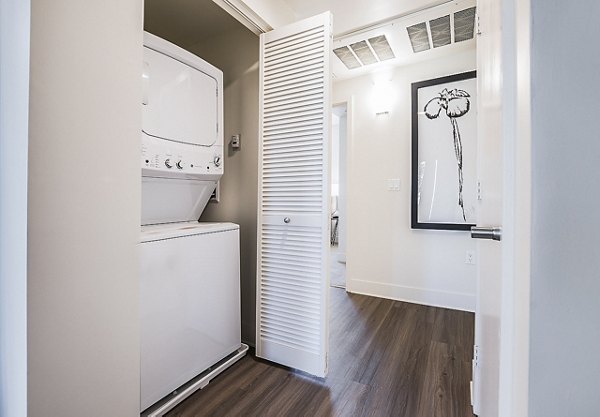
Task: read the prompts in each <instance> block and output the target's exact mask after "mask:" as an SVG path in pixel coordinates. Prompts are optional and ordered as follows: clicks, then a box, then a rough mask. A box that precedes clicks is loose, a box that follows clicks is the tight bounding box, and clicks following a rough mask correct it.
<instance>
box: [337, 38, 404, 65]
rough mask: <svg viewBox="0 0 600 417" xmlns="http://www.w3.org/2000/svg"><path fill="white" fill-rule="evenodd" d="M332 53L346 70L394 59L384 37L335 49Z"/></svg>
mask: <svg viewBox="0 0 600 417" xmlns="http://www.w3.org/2000/svg"><path fill="white" fill-rule="evenodd" d="M333 53H334V54H335V55H336V56H337V57H338V58H339V59H340V61H342V63H343V64H344V65H345V66H346V68H348V69H355V68H360V67H362V66H363V65H371V64H376V63H378V62H381V61H387V60H388V59H393V58H395V57H396V56H395V55H394V52H393V51H392V48H391V47H390V44H389V42H388V40H387V38H386V37H385V35H381V36H375V37H373V38H369V39H365V40H364V41H360V42H355V43H353V44H351V45H350V46H342V47H340V48H336V49H334V50H333Z"/></svg>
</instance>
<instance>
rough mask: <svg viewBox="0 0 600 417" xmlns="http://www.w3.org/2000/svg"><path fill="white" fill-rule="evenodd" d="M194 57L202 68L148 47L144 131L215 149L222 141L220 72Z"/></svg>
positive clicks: (145, 74)
mask: <svg viewBox="0 0 600 417" xmlns="http://www.w3.org/2000/svg"><path fill="white" fill-rule="evenodd" d="M171 45H172V44H171ZM172 46H173V47H174V45H172ZM188 55H191V54H189V53H188ZM191 56H192V57H194V58H196V59H195V61H197V67H200V68H197V67H194V66H192V65H189V64H187V63H184V62H182V61H180V60H178V59H176V58H173V57H171V56H169V55H167V54H166V53H163V52H159V51H158V50H155V49H151V47H149V46H146V45H145V46H144V69H143V75H142V80H143V99H142V129H143V131H144V133H145V134H147V135H150V136H153V137H157V138H160V139H165V140H169V141H174V142H179V143H185V144H190V145H195V146H205V147H206V146H212V145H213V144H215V143H216V142H217V140H218V138H219V126H218V121H219V98H218V95H219V94H220V92H219V91H218V88H219V80H218V78H219V70H217V69H216V68H214V67H212V66H210V65H209V64H207V63H206V62H204V61H203V60H201V59H200V58H198V57H195V56H193V55H191ZM203 66H205V67H206V69H204V70H203V68H201V67H203ZM221 76H222V75H221Z"/></svg>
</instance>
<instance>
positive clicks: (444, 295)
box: [346, 279, 475, 312]
mask: <svg viewBox="0 0 600 417" xmlns="http://www.w3.org/2000/svg"><path fill="white" fill-rule="evenodd" d="M350 282H351V284H352V285H351V287H352V291H350V290H348V284H349V283H350ZM346 290H347V291H348V292H352V293H354V294H363V295H370V296H373V297H379V298H387V299H390V300H397V301H404V302H407V303H413V304H421V305H426V306H432V307H442V308H449V309H452V310H461V311H469V312H474V311H475V294H466V293H458V292H451V291H440V290H430V289H425V288H417V287H408V286H404V285H395V284H387V283H382V282H374V281H366V280H360V279H353V280H347V283H346Z"/></svg>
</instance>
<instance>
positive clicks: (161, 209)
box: [140, 0, 258, 416]
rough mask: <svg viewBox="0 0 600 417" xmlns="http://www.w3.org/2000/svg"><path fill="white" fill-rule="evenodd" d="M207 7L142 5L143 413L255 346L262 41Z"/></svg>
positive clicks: (168, 403) (157, 410) (168, 404)
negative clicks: (143, 24) (257, 177)
mask: <svg viewBox="0 0 600 417" xmlns="http://www.w3.org/2000/svg"><path fill="white" fill-rule="evenodd" d="M200 3H201V4H200V5H198V4H194V2H190V1H175V2H169V3H168V4H166V3H165V2H160V1H151V0H150V1H146V5H145V27H144V29H145V34H144V69H143V75H142V82H143V98H142V112H143V132H142V155H141V164H142V238H141V269H142V270H141V287H140V288H141V300H140V302H141V319H142V321H141V328H142V333H141V405H140V410H141V411H144V413H143V414H144V415H152V416H154V415H162V414H163V413H164V412H166V411H168V410H169V409H171V408H172V407H173V406H174V405H176V404H177V403H178V402H180V401H181V400H182V399H184V398H185V397H187V396H188V395H190V394H191V393H193V391H195V390H196V389H199V388H202V387H203V386H205V385H206V384H208V383H209V382H210V379H212V378H213V377H214V376H216V375H217V374H218V373H220V372H222V371H223V370H224V369H226V368H227V367H228V366H230V365H231V364H232V363H234V362H235V361H236V360H238V359H239V358H240V357H242V356H243V355H244V354H245V352H246V350H247V346H246V345H245V344H240V338H241V339H243V340H244V341H247V342H249V343H250V344H253V342H254V340H253V339H254V315H255V313H254V309H255V303H254V297H255V295H254V281H255V268H256V267H255V265H256V261H255V260H256V249H255V247H256V246H255V245H256V195H257V191H256V188H257V179H256V160H257V144H256V143H257V134H258V127H257V123H258V108H257V102H258V64H257V62H258V37H257V36H256V35H255V34H253V33H252V32H250V31H249V30H248V29H246V28H245V27H244V26H243V25H241V24H240V23H239V22H237V21H236V20H235V19H234V18H232V17H231V16H229V15H228V14H227V13H226V12H225V11H223V10H222V9H221V8H220V7H219V6H217V5H215V4H214V3H213V2H200ZM232 140H233V143H232ZM198 219H199V220H200V222H197V220H198ZM240 250H241V251H240ZM240 255H241V256H240ZM236 335H237V336H236ZM199 374H200V376H199V377H197V376H198V375H199ZM176 390H178V392H175V391H176Z"/></svg>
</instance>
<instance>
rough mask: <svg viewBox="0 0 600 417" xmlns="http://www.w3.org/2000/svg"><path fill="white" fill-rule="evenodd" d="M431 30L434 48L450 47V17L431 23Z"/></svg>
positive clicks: (431, 21)
mask: <svg viewBox="0 0 600 417" xmlns="http://www.w3.org/2000/svg"><path fill="white" fill-rule="evenodd" d="M429 28H430V29H431V41H432V43H433V47H434V48H439V47H440V46H445V45H450V43H452V37H451V35H450V15H448V16H444V17H440V18H437V19H434V20H430V21H429Z"/></svg>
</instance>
